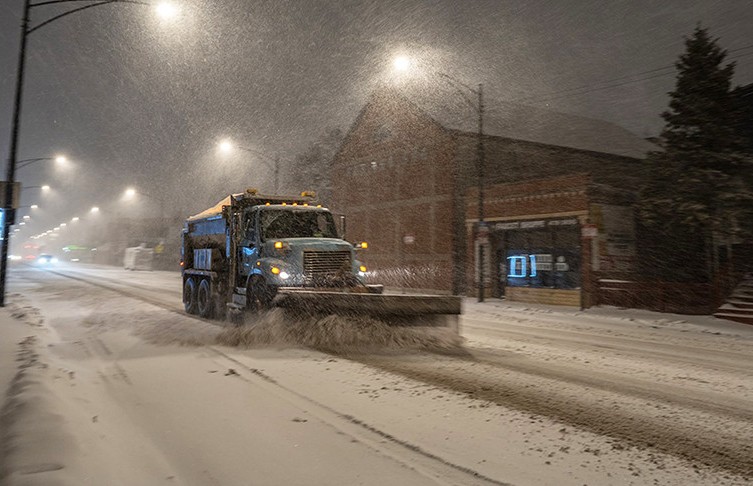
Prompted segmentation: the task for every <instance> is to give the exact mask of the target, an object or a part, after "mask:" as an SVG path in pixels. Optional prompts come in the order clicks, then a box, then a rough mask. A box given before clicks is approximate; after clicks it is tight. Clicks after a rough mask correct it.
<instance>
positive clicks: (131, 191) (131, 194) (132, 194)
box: [124, 187, 136, 199]
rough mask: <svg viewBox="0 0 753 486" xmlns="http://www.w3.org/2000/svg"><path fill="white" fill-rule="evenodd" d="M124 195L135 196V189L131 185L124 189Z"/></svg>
mask: <svg viewBox="0 0 753 486" xmlns="http://www.w3.org/2000/svg"><path fill="white" fill-rule="evenodd" d="M124 195H125V197H126V198H128V199H132V198H133V197H134V196H136V189H134V188H133V187H129V188H128V189H126V190H125V193H124Z"/></svg>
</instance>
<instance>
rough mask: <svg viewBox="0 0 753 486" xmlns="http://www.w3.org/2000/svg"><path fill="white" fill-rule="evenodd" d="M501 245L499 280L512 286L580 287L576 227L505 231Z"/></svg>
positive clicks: (578, 248)
mask: <svg viewBox="0 0 753 486" xmlns="http://www.w3.org/2000/svg"><path fill="white" fill-rule="evenodd" d="M505 233H506V234H505V235H504V238H503V239H502V240H503V242H504V243H503V246H504V248H500V250H502V251H499V252H498V258H499V259H500V260H502V259H503V258H504V261H500V262H499V265H500V267H499V268H500V275H499V277H500V279H502V280H503V281H502V282H501V283H502V284H503V285H506V286H511V287H537V288H555V289H575V288H579V287H580V247H579V232H578V230H577V228H572V227H569V228H559V227H554V228H549V227H547V228H545V229H537V230H533V231H524V230H517V231H506V232H505Z"/></svg>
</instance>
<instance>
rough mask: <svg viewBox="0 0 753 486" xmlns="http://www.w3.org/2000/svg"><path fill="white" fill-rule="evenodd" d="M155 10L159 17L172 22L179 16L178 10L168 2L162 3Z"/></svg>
mask: <svg viewBox="0 0 753 486" xmlns="http://www.w3.org/2000/svg"><path fill="white" fill-rule="evenodd" d="M155 10H156V11H157V15H158V16H159V17H160V18H162V19H165V20H170V19H172V18H175V16H177V15H178V8H177V7H176V6H175V5H173V4H171V3H168V2H161V3H159V4H157V6H156V7H155Z"/></svg>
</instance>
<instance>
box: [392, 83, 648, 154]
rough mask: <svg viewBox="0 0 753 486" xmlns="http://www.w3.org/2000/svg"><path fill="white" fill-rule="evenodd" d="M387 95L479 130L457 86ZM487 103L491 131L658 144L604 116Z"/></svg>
mask: <svg viewBox="0 0 753 486" xmlns="http://www.w3.org/2000/svg"><path fill="white" fill-rule="evenodd" d="M469 94H470V93H469ZM388 96H390V97H393V96H398V97H402V98H404V99H407V100H408V101H410V102H412V103H414V104H415V105H416V106H418V107H419V108H420V109H421V110H422V111H424V112H425V113H426V114H427V115H429V116H430V117H431V118H433V119H434V120H435V121H436V122H437V123H439V124H440V125H442V126H443V127H445V128H448V129H451V130H458V131H461V132H467V133H473V134H475V133H477V130H478V112H477V111H476V106H477V105H476V104H475V102H476V100H475V98H471V97H469V99H468V100H465V99H463V97H462V96H461V94H460V93H459V92H457V91H452V90H445V89H434V90H427V89H410V88H406V87H404V88H402V89H400V91H396V90H389V94H388ZM471 101H472V102H473V103H474V104H473V105H471V103H470V102H471ZM484 105H485V110H484V133H485V134H487V135H493V136H498V137H505V138H510V139H516V140H526V141H530V142H538V143H543V144H547V145H558V146H562V147H570V148H575V149H580V150H589V151H594V152H602V153H608V154H615V155H621V156H625V157H633V158H639V159H643V158H645V157H646V154H647V152H649V151H652V150H657V149H658V147H657V146H656V145H654V144H652V143H651V142H649V141H647V140H645V139H643V138H641V137H639V136H637V135H635V134H634V133H632V132H630V131H629V130H627V129H625V128H622V127H620V126H618V125H616V124H614V123H610V122H606V121H603V120H597V119H594V118H587V117H583V116H577V115H570V114H567V113H559V112H556V111H551V110H546V109H542V108H537V107H533V106H528V105H523V104H519V103H512V102H506V101H497V100H491V99H485V100H484Z"/></svg>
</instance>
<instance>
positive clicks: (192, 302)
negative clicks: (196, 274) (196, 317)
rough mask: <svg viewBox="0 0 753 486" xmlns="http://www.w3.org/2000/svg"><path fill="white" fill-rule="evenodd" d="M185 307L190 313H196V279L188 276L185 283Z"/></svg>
mask: <svg viewBox="0 0 753 486" xmlns="http://www.w3.org/2000/svg"><path fill="white" fill-rule="evenodd" d="M183 307H184V308H185V309H186V313H188V314H196V281H195V280H194V279H193V277H188V278H187V279H186V283H184V284H183Z"/></svg>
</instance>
